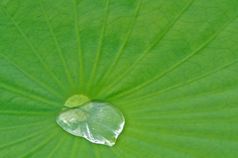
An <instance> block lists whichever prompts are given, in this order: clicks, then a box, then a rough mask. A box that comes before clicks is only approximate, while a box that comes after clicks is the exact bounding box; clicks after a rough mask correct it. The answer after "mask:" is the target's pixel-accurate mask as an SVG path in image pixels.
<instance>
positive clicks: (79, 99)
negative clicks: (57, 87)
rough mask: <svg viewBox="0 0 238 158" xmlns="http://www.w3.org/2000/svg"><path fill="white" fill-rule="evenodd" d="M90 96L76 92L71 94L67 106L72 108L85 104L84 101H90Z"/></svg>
mask: <svg viewBox="0 0 238 158" xmlns="http://www.w3.org/2000/svg"><path fill="white" fill-rule="evenodd" d="M88 101H89V98H88V97H86V96H85V95H82V94H76V95H73V96H71V97H70V98H69V99H67V100H66V102H65V104H64V105H65V106H67V107H69V108H72V107H77V106H80V105H83V104H84V103H86V102H88Z"/></svg>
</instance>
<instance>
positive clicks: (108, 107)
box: [56, 101, 125, 146]
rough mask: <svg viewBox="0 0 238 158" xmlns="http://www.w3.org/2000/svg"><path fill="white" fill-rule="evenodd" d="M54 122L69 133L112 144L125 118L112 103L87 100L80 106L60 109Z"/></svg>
mask: <svg viewBox="0 0 238 158" xmlns="http://www.w3.org/2000/svg"><path fill="white" fill-rule="evenodd" d="M56 122H57V123H58V125H59V126H61V127H62V128H63V129H64V130H65V131H67V132H68V133H70V134H73V135H75V136H79V137H84V138H86V139H87V140H89V141H90V142H92V143H96V144H104V145H108V146H113V145H114V144H115V142H116V139H117V137H118V136H119V134H120V133H121V131H122V130H123V127H124V124H125V119H124V116H123V114H122V113H121V111H120V110H119V109H118V108H116V107H115V106H114V105H112V104H110V103H108V102H100V101H89V102H87V103H85V104H84V105H82V106H80V107H75V108H70V109H65V110H63V111H61V112H60V113H59V115H58V116H57V118H56Z"/></svg>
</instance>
